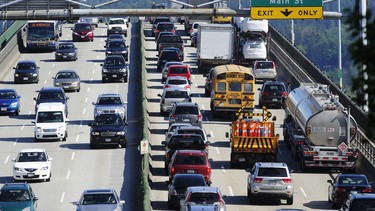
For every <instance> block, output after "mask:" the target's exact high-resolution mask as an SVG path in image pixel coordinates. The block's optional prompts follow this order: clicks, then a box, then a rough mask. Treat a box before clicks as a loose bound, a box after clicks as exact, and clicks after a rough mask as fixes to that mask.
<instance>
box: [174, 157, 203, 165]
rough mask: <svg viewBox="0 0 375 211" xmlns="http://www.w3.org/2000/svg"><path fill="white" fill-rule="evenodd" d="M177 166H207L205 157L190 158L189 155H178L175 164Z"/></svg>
mask: <svg viewBox="0 0 375 211" xmlns="http://www.w3.org/2000/svg"><path fill="white" fill-rule="evenodd" d="M174 164H177V165H207V163H206V157H204V156H203V155H199V156H191V155H178V156H176V160H175V163H174Z"/></svg>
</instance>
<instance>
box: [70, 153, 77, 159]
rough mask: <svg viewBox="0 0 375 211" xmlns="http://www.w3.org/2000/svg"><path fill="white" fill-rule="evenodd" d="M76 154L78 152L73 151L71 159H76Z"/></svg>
mask: <svg viewBox="0 0 375 211" xmlns="http://www.w3.org/2000/svg"><path fill="white" fill-rule="evenodd" d="M75 155H76V152H72V157H71V158H70V159H71V160H74V156H75Z"/></svg>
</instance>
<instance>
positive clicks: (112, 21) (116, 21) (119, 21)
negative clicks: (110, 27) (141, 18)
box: [109, 19, 125, 24]
mask: <svg viewBox="0 0 375 211" xmlns="http://www.w3.org/2000/svg"><path fill="white" fill-rule="evenodd" d="M109 24H125V21H124V20H122V19H119V20H109Z"/></svg>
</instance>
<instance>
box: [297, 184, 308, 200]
mask: <svg viewBox="0 0 375 211" xmlns="http://www.w3.org/2000/svg"><path fill="white" fill-rule="evenodd" d="M299 189H300V190H301V192H302V194H303V195H304V196H305V197H306V198H307V194H306V193H305V191H304V190H303V188H302V187H299Z"/></svg>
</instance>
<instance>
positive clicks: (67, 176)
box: [66, 170, 70, 180]
mask: <svg viewBox="0 0 375 211" xmlns="http://www.w3.org/2000/svg"><path fill="white" fill-rule="evenodd" d="M69 177H70V170H68V173H66V179H67V180H68V179H69Z"/></svg>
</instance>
